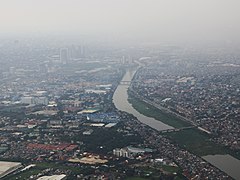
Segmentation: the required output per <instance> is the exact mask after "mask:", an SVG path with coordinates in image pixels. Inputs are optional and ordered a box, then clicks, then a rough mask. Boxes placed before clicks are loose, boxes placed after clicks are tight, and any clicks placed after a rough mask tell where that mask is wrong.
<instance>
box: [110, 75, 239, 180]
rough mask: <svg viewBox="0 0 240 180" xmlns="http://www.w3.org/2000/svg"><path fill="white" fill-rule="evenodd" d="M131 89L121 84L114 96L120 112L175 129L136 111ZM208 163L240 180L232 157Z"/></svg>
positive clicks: (217, 157) (128, 78)
mask: <svg viewBox="0 0 240 180" xmlns="http://www.w3.org/2000/svg"><path fill="white" fill-rule="evenodd" d="M135 72H136V70H135V71H130V70H129V71H127V72H126V74H125V75H124V77H123V79H122V81H131V80H132V78H133V76H134V74H135ZM128 88H129V85H121V84H119V85H118V87H117V89H116V91H115V92H114V95H113V103H114V105H115V106H116V108H117V109H118V110H121V111H125V112H127V113H130V114H132V115H134V116H135V117H136V118H137V119H138V120H139V121H140V122H142V123H144V124H146V125H148V126H150V127H152V128H154V129H156V130H158V131H162V130H167V129H172V128H173V127H171V126H169V125H166V124H164V123H162V122H161V121H158V120H156V119H154V118H150V117H147V116H144V115H143V114H141V113H139V112H138V111H136V110H135V109H134V108H133V107H132V105H131V104H130V103H129V102H128V93H127V90H128ZM203 158H204V159H205V160H206V161H208V162H209V163H211V164H212V165H214V166H216V167H218V168H219V169H221V170H222V171H224V172H225V173H227V174H228V175H230V176H231V177H233V178H235V179H240V172H239V167H240V161H239V160H238V159H236V158H234V157H232V156H230V155H208V156H204V157H203Z"/></svg>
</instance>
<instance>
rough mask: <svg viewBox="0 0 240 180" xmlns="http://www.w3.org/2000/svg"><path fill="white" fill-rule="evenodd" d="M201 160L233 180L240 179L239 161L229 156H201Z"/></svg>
mask: <svg viewBox="0 0 240 180" xmlns="http://www.w3.org/2000/svg"><path fill="white" fill-rule="evenodd" d="M202 158H203V159H205V160H206V161H208V162H209V163H211V164H212V165H214V166H216V167H217V168H219V169H221V170H222V171H224V172H225V173H227V174H228V175H229V176H231V177H233V178H234V179H240V171H239V170H240V160H238V159H236V158H234V157H232V156H230V155H229V154H226V155H208V156H203V157H202Z"/></svg>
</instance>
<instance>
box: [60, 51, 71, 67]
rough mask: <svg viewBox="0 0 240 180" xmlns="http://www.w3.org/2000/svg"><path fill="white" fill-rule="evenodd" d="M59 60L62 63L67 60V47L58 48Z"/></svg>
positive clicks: (65, 62)
mask: <svg viewBox="0 0 240 180" xmlns="http://www.w3.org/2000/svg"><path fill="white" fill-rule="evenodd" d="M60 61H61V63H62V64H67V63H68V61H69V54H68V49H67V48H64V49H61V50H60Z"/></svg>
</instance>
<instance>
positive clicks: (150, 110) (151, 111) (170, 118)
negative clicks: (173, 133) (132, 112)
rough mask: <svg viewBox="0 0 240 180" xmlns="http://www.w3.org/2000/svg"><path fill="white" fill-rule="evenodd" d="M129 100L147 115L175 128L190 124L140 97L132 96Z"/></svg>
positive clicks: (135, 107) (140, 111)
mask: <svg viewBox="0 0 240 180" xmlns="http://www.w3.org/2000/svg"><path fill="white" fill-rule="evenodd" d="M128 101H129V103H130V104H132V106H133V108H134V109H136V110H137V111H138V112H139V113H141V114H143V115H145V116H148V117H152V118H155V119H156V120H159V121H161V122H163V123H165V124H168V125H170V126H173V127H175V128H181V127H186V126H190V123H188V122H185V121H183V120H181V119H179V118H178V117H176V116H174V115H172V114H169V113H166V112H163V111H161V110H159V109H157V108H155V107H154V106H152V105H149V104H147V103H145V102H143V101H141V100H140V99H137V98H134V97H132V96H131V98H129V99H128Z"/></svg>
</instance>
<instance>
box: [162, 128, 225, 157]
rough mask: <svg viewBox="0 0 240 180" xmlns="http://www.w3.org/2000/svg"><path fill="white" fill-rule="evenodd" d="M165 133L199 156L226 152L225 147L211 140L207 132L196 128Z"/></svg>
mask: <svg viewBox="0 0 240 180" xmlns="http://www.w3.org/2000/svg"><path fill="white" fill-rule="evenodd" d="M166 135H167V136H168V137H169V138H170V139H172V140H173V141H175V142H176V143H177V144H179V145H180V146H182V147H184V148H186V149H187V150H189V151H191V152H192V153H194V154H197V155H199V156H205V155H214V154H226V153H228V150H227V148H225V147H223V146H220V145H218V144H215V143H214V142H211V141H210V140H209V138H210V137H209V136H208V135H207V134H205V133H202V132H200V131H199V130H197V129H187V130H183V131H179V132H171V133H167V134H166Z"/></svg>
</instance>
